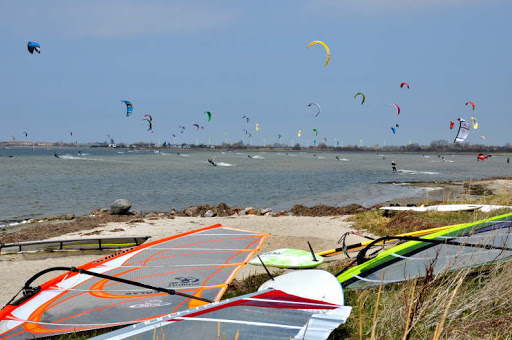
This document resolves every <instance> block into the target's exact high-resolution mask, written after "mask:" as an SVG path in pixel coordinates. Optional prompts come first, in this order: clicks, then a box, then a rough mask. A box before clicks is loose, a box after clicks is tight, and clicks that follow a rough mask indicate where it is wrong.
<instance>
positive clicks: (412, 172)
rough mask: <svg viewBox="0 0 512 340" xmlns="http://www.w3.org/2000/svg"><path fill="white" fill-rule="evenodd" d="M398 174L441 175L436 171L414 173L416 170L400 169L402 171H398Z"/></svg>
mask: <svg viewBox="0 0 512 340" xmlns="http://www.w3.org/2000/svg"><path fill="white" fill-rule="evenodd" d="M398 172H399V173H403V174H410V175H418V174H421V175H439V174H440V173H439V172H435V171H414V170H406V169H400V170H398Z"/></svg>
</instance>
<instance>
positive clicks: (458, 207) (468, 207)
mask: <svg viewBox="0 0 512 340" xmlns="http://www.w3.org/2000/svg"><path fill="white" fill-rule="evenodd" d="M507 208H511V209H512V207H508V206H504V205H487V204H441V205H428V206H420V207H390V206H389V207H381V208H380V209H381V210H392V211H417V212H425V211H439V212H454V211H472V210H480V211H484V212H490V211H493V210H499V209H507Z"/></svg>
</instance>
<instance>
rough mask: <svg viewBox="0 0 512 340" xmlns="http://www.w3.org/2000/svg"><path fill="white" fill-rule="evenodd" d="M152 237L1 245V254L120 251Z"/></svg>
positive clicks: (84, 239) (82, 239)
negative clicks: (95, 250) (93, 250)
mask: <svg viewBox="0 0 512 340" xmlns="http://www.w3.org/2000/svg"><path fill="white" fill-rule="evenodd" d="M149 237H150V236H131V237H130V236H128V237H97V238H79V239H68V240H64V239H63V240H49V241H29V242H14V243H0V254H5V253H16V252H22V251H58V250H89V249H99V250H104V249H119V248H129V247H135V246H138V245H141V244H143V243H144V242H146V241H147V239H148V238H149Z"/></svg>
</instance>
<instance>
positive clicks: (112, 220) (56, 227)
mask: <svg viewBox="0 0 512 340" xmlns="http://www.w3.org/2000/svg"><path fill="white" fill-rule="evenodd" d="M465 182H468V181H453V182H443V183H440V182H439V181H432V182H422V183H399V185H412V186H422V187H426V188H436V187H439V188H441V189H438V190H434V191H426V192H424V194H423V195H420V196H418V197H405V198H398V199H395V200H392V201H393V202H391V201H389V202H383V204H377V205H374V206H372V207H371V208H365V207H362V206H359V205H355V204H354V205H349V206H345V207H330V206H325V205H317V206H313V207H305V206H301V205H296V206H294V208H292V209H291V210H290V211H287V212H284V211H283V212H279V213H272V212H270V211H265V210H259V211H258V210H256V209H249V211H248V213H247V212H246V209H243V211H244V212H243V213H242V210H238V211H235V212H234V209H232V208H229V207H228V206H226V205H222V204H219V205H218V206H217V207H212V206H200V207H197V208H198V210H195V213H194V216H185V215H186V214H185V211H183V212H177V211H170V212H166V213H162V212H159V213H157V212H148V213H141V214H140V215H137V214H134V215H110V211H109V210H108V209H98V210H96V211H94V213H95V214H94V215H88V216H74V215H67V216H63V217H54V218H53V219H52V218H50V220H49V221H46V222H41V223H25V224H21V225H18V226H14V227H9V228H3V230H1V229H0V242H2V243H10V242H21V241H30V240H45V239H66V238H67V239H69V238H80V237H96V236H97V237H106V236H151V238H150V239H149V241H148V242H151V241H154V240H157V239H160V238H164V237H169V236H172V235H176V234H180V233H183V232H187V231H191V230H195V229H198V228H202V227H206V226H210V225H213V224H217V223H219V224H222V225H225V226H227V227H233V228H239V229H244V230H251V231H256V232H264V233H268V234H270V235H271V236H269V237H268V238H267V240H266V242H265V243H264V244H263V246H262V248H261V250H260V252H259V253H263V252H267V251H270V250H275V249H280V248H299V249H304V250H307V249H308V246H307V242H310V243H311V245H312V247H313V249H314V251H315V252H318V251H323V250H327V249H331V248H334V247H336V246H337V241H338V240H339V238H340V237H341V236H342V235H343V234H344V233H347V232H354V231H356V230H355V229H354V228H353V227H352V225H353V224H354V223H355V222H352V221H349V220H348V219H349V217H350V216H352V215H353V214H355V213H358V212H361V211H367V210H375V209H378V208H379V207H380V206H382V205H385V204H388V203H395V204H396V203H398V204H401V205H405V204H409V203H415V202H418V203H419V202H423V203H425V202H428V201H429V200H430V199H432V201H431V203H435V202H439V201H434V198H433V195H432V194H431V193H432V192H435V195H441V196H443V195H445V196H448V195H450V196H451V195H452V194H453V197H455V198H457V197H459V198H464V199H468V198H469V197H470V198H478V197H479V196H478V195H471V193H470V192H469V193H467V194H465V193H464V190H467V187H468V186H467V185H466V187H465V186H464V183H465ZM472 184H473V185H482V186H483V187H484V188H486V189H488V190H491V191H492V192H493V193H496V194H500V192H505V191H507V190H508V192H511V191H512V179H503V178H501V179H487V180H480V181H473V182H472ZM500 190H501V191H500ZM425 194H426V195H425ZM457 195H458V196H457ZM464 195H465V196H464ZM463 196H464V197H463ZM414 200H417V201H414ZM205 209H216V212H219V214H218V215H219V216H216V217H204V211H205ZM220 215H223V216H220ZM66 218H68V219H66ZM357 232H358V233H362V234H366V235H369V236H372V235H371V234H369V233H368V232H364V231H363V232H362V231H360V230H357ZM364 240H366V239H364V238H362V237H361V236H359V235H354V234H351V235H349V236H348V237H347V242H348V243H357V242H361V241H364ZM112 252H115V250H113V251H112ZM109 253H111V252H110V251H68V252H38V253H15V254H4V255H0V271H2V272H8V273H9V281H8V282H7V280H0V303H2V304H3V303H5V302H7V301H8V300H9V299H11V298H12V296H14V295H15V294H16V292H17V291H18V290H19V288H21V287H22V285H23V283H24V282H25V281H26V280H27V279H28V278H30V277H31V276H32V275H34V274H35V273H37V272H39V271H41V270H43V269H45V268H48V267H55V266H65V267H70V266H80V265H82V264H85V263H88V262H90V261H93V260H96V259H97V258H99V257H102V256H105V254H109ZM338 260H339V258H329V259H328V260H327V261H326V262H325V264H323V265H322V266H321V267H320V268H324V269H325V268H326V267H327V266H328V265H329V264H330V263H331V262H332V261H338ZM276 270H277V269H275V268H272V269H271V271H276ZM263 272H264V268H263V267H261V266H255V265H249V264H248V265H246V266H244V267H243V268H242V270H240V271H239V272H238V273H237V275H236V276H235V279H237V280H241V279H244V278H246V277H248V276H249V275H252V274H255V273H263ZM47 279H48V278H47V277H46V278H42V279H41V280H40V281H38V283H42V282H44V281H46V280H47Z"/></svg>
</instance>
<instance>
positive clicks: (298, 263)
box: [249, 248, 324, 268]
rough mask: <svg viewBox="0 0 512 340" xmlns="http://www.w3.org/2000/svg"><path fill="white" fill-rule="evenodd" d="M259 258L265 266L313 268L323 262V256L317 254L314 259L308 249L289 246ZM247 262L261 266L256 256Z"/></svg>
mask: <svg viewBox="0 0 512 340" xmlns="http://www.w3.org/2000/svg"><path fill="white" fill-rule="evenodd" d="M260 258H261V260H262V261H263V263H265V266H268V267H275V268H314V267H318V266H319V265H321V264H322V263H323V262H324V258H323V257H321V256H318V255H315V258H316V261H315V259H313V255H312V254H311V252H309V251H305V250H301V249H290V248H283V249H277V250H272V251H269V252H268V253H265V254H263V255H260ZM249 263H250V264H255V265H259V266H261V262H260V260H259V259H258V258H257V257H255V258H253V259H252V260H251V261H249Z"/></svg>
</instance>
